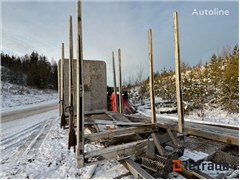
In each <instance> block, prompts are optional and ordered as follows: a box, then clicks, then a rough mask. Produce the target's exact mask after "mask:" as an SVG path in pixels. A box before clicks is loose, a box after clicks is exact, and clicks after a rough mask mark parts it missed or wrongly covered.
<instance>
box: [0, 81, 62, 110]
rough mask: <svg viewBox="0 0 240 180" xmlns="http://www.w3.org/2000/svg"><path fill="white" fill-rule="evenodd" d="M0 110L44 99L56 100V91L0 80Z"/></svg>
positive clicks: (44, 100)
mask: <svg viewBox="0 0 240 180" xmlns="http://www.w3.org/2000/svg"><path fill="white" fill-rule="evenodd" d="M0 86H1V104H2V106H1V110H6V109H11V108H13V107H19V106H25V105H29V104H36V103H41V102H46V101H50V100H52V101H54V100H55V101H57V100H58V93H57V91H54V90H39V89H34V88H27V87H25V86H21V85H16V84H10V83H7V82H1V83H0Z"/></svg>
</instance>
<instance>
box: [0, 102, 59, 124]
mask: <svg viewBox="0 0 240 180" xmlns="http://www.w3.org/2000/svg"><path fill="white" fill-rule="evenodd" d="M57 108H58V103H57V102H54V103H49V104H44V105H39V106H34V107H28V108H25V109H19V110H12V111H8V112H3V113H1V123H4V122H9V121H13V120H18V119H22V118H27V117H29V116H33V115H35V114H41V113H44V112H48V111H51V110H54V109H57Z"/></svg>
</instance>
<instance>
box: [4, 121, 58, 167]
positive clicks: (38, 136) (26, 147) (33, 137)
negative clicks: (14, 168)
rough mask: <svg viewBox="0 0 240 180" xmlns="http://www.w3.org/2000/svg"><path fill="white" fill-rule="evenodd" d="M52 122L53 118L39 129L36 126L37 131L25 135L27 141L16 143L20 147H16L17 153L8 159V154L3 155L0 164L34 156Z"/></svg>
mask: <svg viewBox="0 0 240 180" xmlns="http://www.w3.org/2000/svg"><path fill="white" fill-rule="evenodd" d="M55 120H56V119H55ZM53 122H54V118H50V119H49V120H46V121H45V123H42V124H41V125H40V127H39V125H38V130H36V131H34V132H33V133H30V134H29V133H25V135H26V136H27V138H25V139H27V140H26V141H24V142H23V139H22V140H20V142H17V143H21V144H22V146H20V147H18V151H17V152H16V153H15V154H13V156H12V157H9V154H8V155H5V156H4V157H3V158H2V161H1V164H5V163H6V162H7V161H8V160H11V161H13V159H19V158H20V157H21V156H22V155H24V156H25V155H31V156H34V155H35V154H36V153H37V151H38V149H39V147H40V146H41V144H42V143H43V142H44V139H45V138H46V136H47V134H48V133H49V131H50V129H51V127H52V126H53ZM55 123H56V122H55ZM34 129H36V128H34ZM25 139H24V140H25ZM17 143H15V144H17Z"/></svg>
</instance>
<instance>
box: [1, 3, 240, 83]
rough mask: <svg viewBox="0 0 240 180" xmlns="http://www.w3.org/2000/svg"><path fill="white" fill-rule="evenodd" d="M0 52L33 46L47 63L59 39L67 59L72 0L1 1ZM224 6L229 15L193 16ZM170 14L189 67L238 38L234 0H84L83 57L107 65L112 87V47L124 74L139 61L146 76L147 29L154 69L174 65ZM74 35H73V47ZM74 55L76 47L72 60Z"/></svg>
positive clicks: (22, 51)
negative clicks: (119, 53)
mask: <svg viewBox="0 0 240 180" xmlns="http://www.w3.org/2000/svg"><path fill="white" fill-rule="evenodd" d="M1 6H2V7H1V8H2V12H1V13H2V16H1V17H2V18H1V20H2V22H1V23H2V26H1V31H2V37H1V41H2V51H3V52H4V53H10V54H14V55H18V56H22V55H24V54H26V53H28V54H30V53H31V52H32V51H33V50H34V51H37V52H38V53H39V54H43V55H45V56H47V58H48V59H49V61H51V59H52V58H53V59H54V60H58V59H60V57H61V51H60V50H61V43H64V44H65V57H66V58H68V57H69V55H68V18H69V15H72V16H73V35H74V37H75V29H76V28H75V27H76V26H75V24H76V20H75V19H76V18H75V16H76V1H75V0H74V1H73V0H71V1H60V0H58V1H56V0H55V1H53V0H52V1H51V0H49V1H47V0H45V1H40V0H39V1H28V2H26V1H21V2H17V0H15V1H5V0H3V2H2V5H1ZM214 8H215V12H216V11H218V12H219V11H220V10H224V11H225V10H228V12H229V13H228V15H206V14H205V15H196V13H194V15H192V14H193V12H195V11H197V12H199V11H202V10H207V11H208V12H209V11H210V10H214ZM173 12H178V20H179V35H180V58H181V59H182V60H184V61H185V62H187V63H189V65H191V66H193V65H196V64H197V63H198V62H199V60H200V59H202V61H203V62H205V61H208V60H209V58H210V57H211V55H212V53H214V52H216V53H218V52H220V50H221V49H222V47H223V46H227V45H229V46H234V45H235V44H237V43H238V42H239V14H238V12H239V4H238V1H232V2H229V1H225V2H224V1H221V2H219V1H212V2H206V1H197V2H194V1H170V2H169V1H168V2H167V1H150V2H148V1H146V2H144V1H133V0H132V1H126V0H125V1H117V2H115V1H97V0H95V1H90V2H89V1H88V2H86V1H83V3H82V22H83V24H82V29H83V58H84V59H91V60H104V61H105V62H106V63H107V74H108V77H107V82H108V85H112V84H113V83H112V82H113V80H112V79H113V76H112V57H111V54H112V51H114V52H115V64H116V67H117V50H118V48H121V51H122V74H123V75H122V76H123V77H122V78H123V79H125V80H126V81H127V80H128V76H129V73H132V74H136V72H137V70H138V69H139V68H138V67H139V65H141V66H142V67H143V68H144V78H146V77H147V76H148V44H147V43H148V29H152V35H153V61H154V71H155V72H156V71H159V72H160V71H161V69H163V68H164V67H166V68H167V69H169V68H170V67H171V68H172V69H174V46H173V20H172V14H173ZM75 47H76V45H75V39H74V48H75ZM75 57H76V54H75V51H74V58H75Z"/></svg>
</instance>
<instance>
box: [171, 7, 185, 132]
mask: <svg viewBox="0 0 240 180" xmlns="http://www.w3.org/2000/svg"><path fill="white" fill-rule="evenodd" d="M173 34H174V54H175V73H176V94H177V111H178V132H179V133H184V116H183V104H182V85H181V83H182V82H181V70H180V49H179V34H178V15H177V12H174V13H173Z"/></svg>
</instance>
